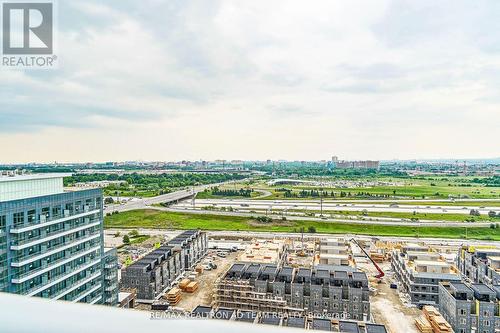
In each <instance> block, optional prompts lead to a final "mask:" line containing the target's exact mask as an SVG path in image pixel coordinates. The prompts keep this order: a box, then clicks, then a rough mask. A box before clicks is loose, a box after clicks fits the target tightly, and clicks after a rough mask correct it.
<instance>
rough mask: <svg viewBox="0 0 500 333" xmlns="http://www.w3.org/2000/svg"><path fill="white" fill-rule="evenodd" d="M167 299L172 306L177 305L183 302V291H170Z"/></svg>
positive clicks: (173, 289) (175, 289) (176, 289)
mask: <svg viewBox="0 0 500 333" xmlns="http://www.w3.org/2000/svg"><path fill="white" fill-rule="evenodd" d="M166 298H167V301H168V303H169V304H170V305H176V304H177V303H179V301H180V300H181V290H180V289H179V288H172V289H170V291H169V292H168V293H167V295H166Z"/></svg>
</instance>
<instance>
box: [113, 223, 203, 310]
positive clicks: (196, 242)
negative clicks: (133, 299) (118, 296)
mask: <svg viewBox="0 0 500 333" xmlns="http://www.w3.org/2000/svg"><path fill="white" fill-rule="evenodd" d="M207 249H208V242H207V235H206V233H204V232H201V231H199V230H188V231H185V232H183V233H181V234H180V235H178V236H176V237H174V238H173V239H171V240H170V241H169V242H167V243H165V244H164V245H162V246H160V247H159V248H158V249H155V250H153V251H152V252H150V253H148V254H147V255H145V256H144V257H142V258H141V259H139V260H138V261H136V262H134V263H133V264H132V265H130V266H128V267H127V268H125V269H123V270H122V279H121V287H123V288H134V289H136V290H137V299H138V300H141V301H150V300H154V299H155V298H156V297H157V296H158V295H160V294H161V293H162V291H164V290H166V289H168V288H170V286H171V285H172V283H173V282H174V281H175V280H177V279H178V278H179V277H180V276H182V274H183V273H184V272H185V271H186V270H189V269H192V268H194V266H195V265H196V263H198V262H199V261H200V259H201V258H203V257H204V256H205V254H206V253H207Z"/></svg>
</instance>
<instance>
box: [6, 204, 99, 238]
mask: <svg viewBox="0 0 500 333" xmlns="http://www.w3.org/2000/svg"><path fill="white" fill-rule="evenodd" d="M99 212H100V209H98V208H96V207H93V208H88V209H84V210H83V211H79V212H73V213H72V214H71V213H69V214H60V215H57V216H52V217H51V218H48V219H46V218H44V217H43V216H40V218H38V219H36V220H35V221H32V222H25V223H19V224H16V225H14V226H13V227H12V228H11V229H10V233H21V232H26V231H29V230H34V229H38V228H42V227H46V226H49V225H52V224H57V223H61V222H64V221H67V220H72V219H75V218H79V217H84V216H88V215H92V214H96V213H99Z"/></svg>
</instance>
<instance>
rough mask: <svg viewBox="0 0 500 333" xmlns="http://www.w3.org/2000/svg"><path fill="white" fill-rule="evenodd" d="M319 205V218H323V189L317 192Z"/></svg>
mask: <svg viewBox="0 0 500 333" xmlns="http://www.w3.org/2000/svg"><path fill="white" fill-rule="evenodd" d="M319 205H320V211H321V213H320V215H319V216H320V217H323V188H320V192H319Z"/></svg>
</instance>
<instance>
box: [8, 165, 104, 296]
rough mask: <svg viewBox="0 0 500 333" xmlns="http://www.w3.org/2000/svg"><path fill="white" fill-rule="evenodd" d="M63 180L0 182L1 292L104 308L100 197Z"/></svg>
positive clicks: (28, 178)
mask: <svg viewBox="0 0 500 333" xmlns="http://www.w3.org/2000/svg"><path fill="white" fill-rule="evenodd" d="M64 176H68V175H67V174H44V175H22V176H5V177H0V229H1V231H0V263H1V266H0V290H1V291H5V292H10V293H16V294H20V295H26V296H38V297H43V298H51V299H57V300H66V301H72V302H85V303H91V304H103V303H104V299H103V296H104V274H103V262H102V258H103V253H104V252H103V248H104V247H103V245H104V241H103V207H102V191H101V190H99V189H95V190H84V191H74V192H64V189H63V177H64Z"/></svg>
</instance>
